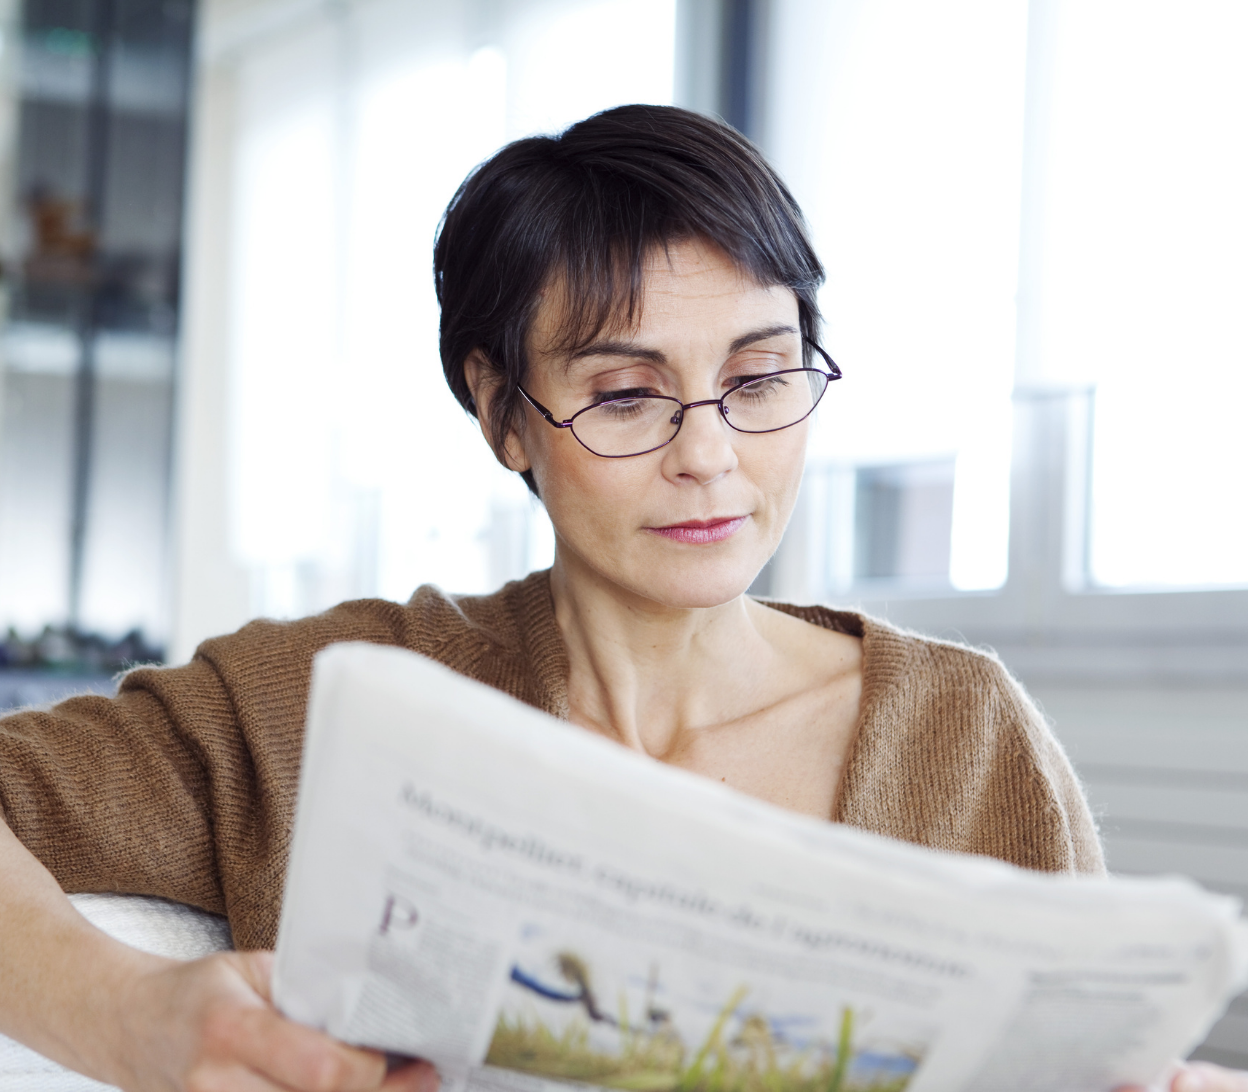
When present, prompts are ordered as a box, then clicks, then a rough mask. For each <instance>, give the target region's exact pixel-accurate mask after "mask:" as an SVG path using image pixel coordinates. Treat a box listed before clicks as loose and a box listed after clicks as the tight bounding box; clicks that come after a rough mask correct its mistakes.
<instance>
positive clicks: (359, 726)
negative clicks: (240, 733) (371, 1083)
mask: <svg viewBox="0 0 1248 1092" xmlns="http://www.w3.org/2000/svg"><path fill="white" fill-rule="evenodd" d="M1246 970H1248V936H1246V930H1245V926H1244V925H1243V924H1242V923H1241V921H1240V918H1239V905H1238V903H1237V902H1236V901H1235V900H1232V899H1229V898H1225V897H1221V896H1215V895H1211V894H1208V893H1206V892H1204V891H1202V890H1200V889H1199V888H1198V887H1196V886H1195V885H1194V884H1192V883H1190V882H1188V881H1186V880H1182V879H1177V878H1166V879H1148V880H1144V879H1121V878H1120V879H1078V878H1073V877H1055V876H1046V875H1041V874H1039V873H1033V872H1027V871H1024V870H1022V869H1018V868H1014V867H1012V866H1009V865H1005V864H1002V863H1000V862H997V861H991V860H988V859H985V858H979V857H968V856H960V855H955V854H948V853H940V852H936V851H934V850H927V849H922V848H919V847H916V846H911V845H907V844H903V843H899V842H894V841H891V840H888V839H885V838H881V837H878V836H875V835H871V834H867V833H864V832H861V831H857V830H853V829H850V828H847V827H843V826H838V825H834V824H832V823H826V822H819V821H817V820H815V819H810V818H805V817H802V816H799V815H794V814H791V813H789V812H786V811H783V810H781V809H779V808H776V807H773V806H771V805H768V804H764V803H761V802H759V801H757V800H754V799H751V798H749V797H746V796H744V795H742V794H740V793H738V792H735V791H733V790H731V789H728V788H726V787H724V786H722V785H719V784H716V783H713V782H711V781H708V780H706V779H704V778H700V777H696V776H694V775H692V774H689V773H686V772H684V771H681V770H676V769H673V768H671V767H668V766H665V765H663V764H661V763H658V762H655V761H653V760H650V759H647V758H645V757H643V756H640V755H637V754H634V753H632V752H630V751H628V750H626V749H624V748H622V747H619V746H617V745H615V744H612V743H610V742H608V741H606V740H603V739H600V738H598V737H596V736H594V735H592V734H591V733H589V732H585V731H583V730H580V729H577V728H575V727H572V726H569V725H567V724H564V723H561V722H559V721H557V720H555V719H553V718H551V717H548V716H546V715H545V714H543V713H540V712H538V711H536V710H534V709H532V708H530V707H528V706H525V705H523V704H521V703H520V702H517V701H515V700H514V699H512V698H510V697H508V696H506V695H504V694H502V693H500V692H499V691H496V690H493V689H491V688H489V687H486V686H483V685H481V684H480V683H476V682H472V681H470V680H468V679H465V678H463V677H462V676H460V675H456V674H454V673H453V672H451V671H450V670H448V669H447V668H444V667H442V666H440V665H438V664H435V663H433V662H432V661H430V660H427V659H424V658H422V657H420V656H417V655H415V654H414V653H409V652H404V651H401V650H397V649H392V648H382V647H376V646H370V645H338V646H335V647H333V648H330V649H328V650H326V651H325V652H322V653H321V654H320V655H319V656H318V658H317V662H316V667H315V672H314V678H313V685H312V697H311V704H310V711H309V718H308V734H307V743H306V751H305V756H304V773H303V781H302V784H301V787H300V797H299V804H298V811H297V819H296V823H295V835H294V845H293V849H292V856H291V864H290V871H289V877H288V880H287V886H286V892H285V902H284V906H283V914H282V921H281V928H280V935H279V939H278V945H277V961H276V969H275V974H274V991H275V998H276V1001H277V1004H278V1005H279V1007H280V1008H281V1009H282V1011H284V1012H285V1013H286V1014H287V1015H289V1016H290V1017H292V1018H294V1019H296V1020H300V1021H302V1022H304V1023H306V1024H310V1025H313V1026H315V1027H319V1028H323V1029H326V1030H327V1031H328V1032H329V1033H330V1034H332V1035H335V1036H337V1037H339V1038H341V1039H343V1040H346V1041H347V1042H351V1043H356V1044H359V1045H362V1046H369V1047H374V1048H378V1049H380V1050H385V1051H388V1052H391V1053H394V1054H398V1055H405V1056H412V1057H422V1058H427V1059H429V1060H430V1061H432V1062H434V1063H435V1064H436V1065H437V1066H438V1068H439V1070H440V1072H441V1074H442V1077H443V1087H444V1088H446V1089H452V1090H465V1089H466V1092H554V1089H555V1088H556V1087H557V1086H556V1085H554V1084H553V1083H552V1082H560V1085H563V1086H566V1083H567V1082H573V1083H577V1084H581V1085H595V1086H600V1087H604V1088H612V1089H624V1090H629V1092H866V1090H875V1092H884V1090H888V1092H900V1090H901V1089H906V1090H908V1092H953V1090H964V1092H1008V1090H1014V1089H1024V1090H1030V1092H1108V1090H1110V1089H1112V1088H1114V1087H1115V1086H1117V1085H1120V1084H1123V1083H1127V1082H1132V1083H1135V1082H1139V1083H1144V1084H1146V1083H1148V1082H1149V1081H1150V1079H1155V1078H1157V1077H1158V1075H1159V1074H1160V1073H1161V1072H1162V1071H1164V1069H1165V1068H1166V1066H1167V1064H1168V1063H1169V1062H1170V1061H1171V1059H1174V1058H1177V1057H1181V1056H1182V1055H1183V1054H1184V1053H1185V1052H1186V1051H1188V1050H1190V1049H1191V1048H1192V1047H1193V1046H1194V1045H1195V1044H1196V1043H1198V1042H1199V1041H1200V1039H1201V1038H1202V1037H1203V1035H1204V1034H1205V1032H1206V1031H1207V1030H1208V1028H1209V1027H1210V1026H1211V1024H1212V1023H1213V1022H1214V1020H1215V1019H1216V1018H1217V1016H1218V1015H1219V1013H1220V1012H1221V1011H1222V1009H1223V1008H1224V1006H1225V1005H1226V1003H1227V1001H1228V999H1229V998H1230V997H1231V996H1232V995H1233V994H1234V993H1235V992H1237V991H1238V990H1239V989H1241V988H1242V987H1243V985H1244V983H1245V980H1246V978H1248V974H1246Z"/></svg>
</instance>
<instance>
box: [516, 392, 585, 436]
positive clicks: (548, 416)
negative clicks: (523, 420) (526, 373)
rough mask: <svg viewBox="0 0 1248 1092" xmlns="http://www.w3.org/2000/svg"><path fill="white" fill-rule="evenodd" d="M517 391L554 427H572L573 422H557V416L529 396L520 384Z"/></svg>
mask: <svg viewBox="0 0 1248 1092" xmlns="http://www.w3.org/2000/svg"><path fill="white" fill-rule="evenodd" d="M516 390H518V391H519V392H520V393H521V394H522V395H524V400H525V401H526V402H528V404H529V405H530V406H532V407H533V408H534V409H535V410H537V412H538V413H540V414H541V415H542V416H543V417H545V418H546V420H547V421H549V422H550V423H551V424H552V425H554V426H555V428H571V427H572V422H571V421H556V420H555V415H554V414H553V413H551V412H550V410H548V409H547V408H546V407H545V406H543V405H542V404H541V402H539V401H538V400H537V399H536V398H534V397H533V396H532V395H531V394H529V392H528V391H526V390H525V389H524V388H523V387H522V386H520V384H519V383H517V384H516Z"/></svg>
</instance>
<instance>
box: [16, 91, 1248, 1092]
mask: <svg viewBox="0 0 1248 1092" xmlns="http://www.w3.org/2000/svg"><path fill="white" fill-rule="evenodd" d="M434 268H435V277H436V283H437V289H438V297H439V301H440V303H441V306H442V336H441V352H442V360H443V365H444V368H445V371H446V377H447V380H448V382H449V383H450V385H451V389H452V390H453V391H454V392H455V394H456V396H457V397H458V398H459V400H460V401H461V403H463V404H464V406H465V407H466V408H467V409H468V410H469V412H471V413H474V414H475V415H476V416H477V418H478V420H479V421H480V424H481V428H482V431H483V433H484V434H485V437H486V439H487V441H488V442H489V443H490V444H491V446H492V447H493V449H494V451H495V453H496V455H497V456H498V458H499V459H500V460H501V461H502V462H503V463H504V464H505V465H507V466H509V467H510V468H511V469H513V470H515V471H517V472H519V473H521V474H522V475H523V476H524V478H525V480H526V481H527V482H528V484H529V486H530V488H532V489H533V490H534V491H535V492H536V493H537V494H538V495H539V496H540V497H541V498H542V501H543V503H544V504H545V505H546V508H547V510H548V512H549V513H550V517H551V520H552V522H553V524H554V527H555V531H556V540H557V549H556V559H555V564H554V567H553V568H552V569H551V570H550V572H549V573H535V574H533V575H531V576H529V577H528V578H526V579H525V580H522V581H519V582H516V583H514V584H511V585H508V586H507V587H506V588H504V589H503V590H502V591H500V592H498V593H497V594H495V595H492V596H485V597H476V598H454V597H448V596H446V595H444V594H443V593H441V592H440V591H437V590H436V589H432V588H422V589H420V590H419V591H418V592H417V593H416V595H415V596H414V597H413V599H412V600H411V601H410V602H409V603H408V604H406V605H402V606H401V605H398V604H393V603H383V602H379V601H367V602H361V603H350V604H344V605H342V606H340V607H338V608H335V609H334V610H332V611H329V612H327V613H326V614H324V615H321V616H319V617H317V618H311V619H305V620H303V621H300V622H295V623H289V624H280V625H279V624H274V623H269V622H256V623H252V624H251V625H249V626H247V627H245V628H244V629H243V630H241V631H240V632H239V633H237V634H235V635H233V636H230V637H225V638H220V639H217V640H214V641H208V642H206V643H205V644H204V645H203V646H202V647H201V648H200V650H199V651H198V653H197V654H196V657H195V659H194V660H193V661H192V662H191V663H190V664H189V665H186V666H184V667H180V668H173V669H166V670H154V669H145V670H140V671H135V672H132V673H131V674H130V675H128V676H127V677H126V679H125V680H124V681H123V683H122V686H121V691H120V693H119V695H118V697H117V698H116V699H114V700H111V701H110V700H105V699H100V698H80V699H75V700H73V701H70V702H66V703H63V704H62V705H61V706H59V707H57V708H56V709H55V710H53V711H52V712H51V713H46V714H44V713H24V714H20V715H17V716H14V717H10V718H7V719H6V720H5V721H4V722H3V724H2V727H0V802H2V803H3V807H4V813H5V817H6V819H7V821H8V824H9V827H11V828H12V831H13V835H15V836H13V835H8V831H7V830H6V831H0V834H5V835H7V836H6V837H5V838H4V840H3V841H2V842H0V855H2V856H0V868H3V874H4V876H5V884H4V891H3V895H2V901H0V915H2V916H3V934H2V935H3V936H4V938H5V943H4V945H3V950H2V952H0V974H3V975H4V976H5V982H6V985H7V989H6V991H5V993H4V996H3V998H0V1030H2V1031H5V1032H7V1033H8V1034H11V1035H13V1036H15V1037H16V1038H19V1039H21V1040H23V1041H25V1042H27V1043H29V1044H30V1045H32V1046H33V1047H35V1048H36V1049H38V1050H40V1051H42V1052H44V1053H46V1054H49V1055H51V1056H52V1057H54V1058H57V1059H58V1060H60V1061H62V1062H64V1063H66V1064H68V1065H70V1066H72V1067H74V1068H76V1069H79V1070H81V1071H82V1072H84V1073H88V1074H90V1075H92V1076H98V1077H100V1078H102V1079H104V1080H107V1081H111V1082H113V1083H117V1084H121V1085H122V1086H123V1087H126V1088H132V1089H166V1088H193V1089H216V1088H230V1089H234V1088H237V1089H246V1090H248V1092H250V1090H252V1089H256V1090H259V1089H276V1088H296V1089H323V1090H337V1089H343V1090H347V1089H361V1090H362V1089H370V1088H376V1087H379V1086H383V1085H382V1082H383V1080H384V1087H386V1088H393V1089H398V1088H406V1089H413V1090H416V1089H419V1090H421V1092H431V1089H432V1088H433V1086H434V1084H435V1082H436V1075H434V1074H432V1072H431V1071H430V1070H429V1069H428V1067H426V1066H423V1065H421V1064H416V1065H413V1066H409V1067H407V1068H405V1069H402V1070H398V1071H396V1072H394V1073H392V1074H390V1075H389V1077H385V1075H384V1067H383V1064H382V1061H381V1059H380V1058H379V1057H377V1056H376V1055H373V1054H370V1053H369V1052H366V1051H358V1050H352V1049H349V1048H347V1047H344V1046H342V1045H340V1044H335V1043H332V1042H330V1041H329V1040H328V1039H326V1038H324V1037H323V1036H320V1035H318V1034H317V1033H315V1032H313V1031H311V1030H309V1029H307V1028H302V1027H298V1026H296V1025H293V1024H290V1023H288V1022H286V1021H284V1020H282V1019H281V1018H280V1017H279V1016H278V1015H277V1014H276V1013H275V1012H274V1011H273V1010H272V1008H271V1007H270V1006H269V1005H268V1003H267V993H266V990H267V977H268V974H267V972H268V966H269V964H268V957H267V955H266V954H264V953H263V952H262V951H258V950H259V949H264V948H268V947H270V946H271V945H272V943H273V940H274V937H275V931H276V922H277V912H278V908H279V906H280V897H281V896H280V893H281V889H282V879H283V874H284V868H285V861H286V851H287V847H288V841H289V834H290V821H291V814H292V806H293V802H294V794H295V788H296V783H297V777H298V761H299V748H300V743H301V733H302V722H303V712H304V706H305V702H306V694H307V683H308V673H309V665H310V661H311V657H312V655H313V654H314V652H315V651H316V650H317V649H319V648H321V647H324V646H325V645H327V644H329V643H332V642H334V641H342V640H369V641H377V642H384V643H392V644H398V645H403V646H405V647H408V648H412V649H415V650H417V651H419V652H422V653H425V654H426V655H430V656H433V657H435V658H437V659H440V660H442V661H443V662H444V663H447V664H449V665H451V666H452V667H454V668H456V669H457V670H460V671H462V672H463V673H465V674H467V675H471V676H472V677H474V678H477V679H481V680H483V681H485V682H488V683H490V684H492V685H495V686H497V687H499V688H500V689H503V690H506V691H507V692H509V693H511V694H513V695H515V696H517V697H519V698H521V699H523V700H525V701H528V702H530V703H531V704H533V705H536V706H538V707H539V708H543V709H545V710H547V711H548V712H551V713H553V714H555V715H556V716H562V717H566V718H568V719H570V720H571V721H573V722H574V723H576V724H579V725H581V726H582V727H584V728H585V729H586V730H587V731H592V732H596V733H599V734H601V735H604V736H606V737H607V738H609V739H612V740H615V741H617V742H619V743H620V744H621V745H623V746H627V747H631V748H633V749H635V750H639V751H642V752H644V753H646V754H649V755H652V756H653V757H655V758H658V759H660V760H662V761H665V762H670V763H673V764H675V765H679V766H683V767H684V768H686V769H688V770H691V771H694V772H696V773H699V774H702V775H704V776H707V777H712V778H716V779H718V780H720V781H723V782H726V783H728V784H730V785H733V786H735V787H737V788H739V789H741V790H743V791H745V792H748V793H751V794H753V795H755V796H758V797H761V798H763V799H766V800H770V801H772V802H774V803H776V804H779V805H781V806H783V807H787V808H791V809H793V810H796V811H801V812H806V813H808V814H811V815H816V816H821V817H823V818H828V819H835V820H837V821H841V822H847V823H852V824H855V825H857V826H861V827H864V828H867V829H870V830H875V831H878V832H880V833H883V834H888V835H892V836H894V837H899V838H905V839H908V840H910V841H914V842H918V843H921V844H926V845H933V846H940V847H943V848H948V849H955V850H961V851H965V852H971V853H983V854H989V855H992V856H996V857H1000V858H1002V859H1005V860H1009V861H1013V862H1015V863H1017V864H1020V865H1023V866H1025V867H1030V868H1038V869H1046V870H1050V871H1067V872H1088V873H1099V872H1101V871H1103V867H1104V866H1103V862H1102V858H1101V851H1100V846H1099V843H1098V841H1097V837H1096V832H1095V829H1094V826H1093V823H1092V820H1091V817H1090V815H1089V813H1088V808H1087V805H1086V803H1085V802H1084V800H1083V797H1082V795H1081V793H1080V790H1079V787H1078V784H1077V782H1076V780H1075V778H1074V776H1073V774H1072V772H1071V770H1070V767H1069V764H1068V763H1067V761H1066V758H1065V756H1064V755H1063V753H1062V751H1061V749H1060V747H1059V746H1058V744H1057V743H1056V741H1055V740H1054V739H1053V738H1052V736H1051V734H1050V733H1049V731H1048V729H1047V727H1046V726H1045V724H1044V722H1043V720H1042V719H1041V718H1040V717H1039V715H1038V714H1037V713H1036V711H1035V709H1034V707H1033V706H1032V705H1031V704H1030V703H1029V702H1028V700H1027V699H1026V697H1025V696H1024V695H1023V694H1022V692H1021V691H1020V690H1019V688H1018V687H1017V685H1016V684H1014V683H1013V682H1012V680H1011V679H1010V678H1009V677H1008V675H1007V674H1006V673H1005V672H1004V670H1003V669H1002V668H1001V667H1000V665H999V664H998V663H997V662H996V661H995V660H993V659H991V658H989V657H987V656H984V655H981V654H979V653H976V652H973V651H970V650H967V649H964V648H960V647H957V646H953V645H948V644H942V643H938V642H933V641H926V640H923V639H921V638H918V637H915V636H911V635H907V634H903V633H900V632H898V631H896V630H894V629H892V628H890V627H888V626H886V625H884V624H882V623H879V622H875V621H872V620H870V619H866V618H863V617H860V616H858V615H854V614H849V613H845V612H837V611H833V610H829V609H825V608H798V607H787V606H782V605H764V604H761V603H759V602H756V601H754V600H752V599H749V598H747V597H746V596H745V594H744V593H745V589H746V588H747V587H748V586H749V585H750V583H751V582H752V581H753V579H754V577H755V576H756V575H757V573H758V571H759V570H760V569H761V568H762V566H763V565H764V564H765V563H766V561H767V560H768V558H769V557H770V556H771V555H772V553H773V552H774V551H775V549H776V546H777V545H778V543H779V541H780V536H781V534H782V533H783V531H784V527H785V524H786V522H787V520H788V518H789V514H790V512H791V510H792V507H793V503H794V499H795V497H796V494H797V489H798V484H799V482H800V479H801V474H802V466H803V461H804V454H805V442H806V432H807V429H808V427H809V426H808V422H809V415H810V413H811V412H812V411H813V409H814V407H815V405H816V404H817V402H818V401H819V399H820V397H821V396H822V395H823V393H824V390H825V388H826V387H827V385H828V384H829V383H830V382H832V381H833V380H834V379H835V378H836V376H837V375H838V374H839V373H838V371H837V369H836V366H835V365H834V364H833V363H832V362H831V360H830V359H829V358H828V357H827V356H826V354H824V352H823V351H822V350H821V349H820V348H819V347H818V345H817V334H818V312H817V308H816V305H815V295H814V294H815V291H816V289H817V287H818V285H819V283H820V282H821V280H822V275H823V274H822V270H821V268H820V266H819V264H818V261H817V259H816V258H815V256H814V253H813V251H812V250H811V248H810V245H809V243H808V241H807V239H806V235H805V231H804V228H803V225H802V220H801V215H800V212H799V211H798V209H797V207H796V206H795V204H794V203H793V201H792V198H791V197H790V196H789V194H788V192H787V191H786V190H785V189H784V187H783V185H782V184H781V183H780V182H779V180H778V179H777V178H776V177H775V176H774V174H773V173H772V172H771V171H770V169H769V168H768V167H767V166H766V164H765V163H764V162H763V161H762V160H761V158H759V156H758V154H757V153H756V152H755V151H754V149H753V148H752V147H751V146H750V145H749V144H748V143H747V142H746V141H744V140H743V139H742V138H740V137H739V136H737V135H736V134H735V133H733V132H732V131H731V130H729V129H727V128H726V127H724V126H721V125H718V124H716V123H714V122H711V121H708V120H706V119H703V118H700V117H698V116H696V115H693V114H689V113H686V112H684V111H680V110H675V109H670V108H659V107H625V108H621V109H618V110H614V111H610V112H608V113H606V114H603V115H599V116H597V117H594V118H591V119H589V120H588V121H586V122H583V123H581V124H580V125H577V126H574V127H573V128H572V129H571V130H569V131H568V132H567V133H565V134H564V135H563V136H562V137H561V138H559V139H557V140H556V139H549V138H536V139H532V140H525V141H520V142H518V143H516V144H513V145H511V146H509V147H507V148H505V149H504V150H503V151H501V152H500V153H499V154H498V155H496V156H495V157H494V158H493V159H492V160H490V161H489V162H488V163H486V164H485V165H483V166H482V167H481V168H479V169H478V171H477V172H475V173H474V174H473V175H472V176H471V177H470V178H469V179H468V181H467V182H466V183H465V184H464V186H463V187H462V188H461V190H460V192H459V193H458V194H457V195H456V197H455V199H454V200H453V201H452V203H451V206H450V208H449V209H448V212H447V215H446V218H445V221H444V224H443V227H442V229H441V232H440V236H439V239H438V242H437V247H436V253H435V262H434ZM412 427H413V428H418V427H420V413H419V407H413V414H412ZM62 889H64V890H69V891H74V890H78V891H83V890H123V891H129V892H133V893H142V894H158V895H163V896H166V897H169V898H174V899H178V900H181V901H184V902H189V903H193V904H195V905H199V906H202V907H205V908H206V909H209V910H214V911H217V912H222V913H226V914H228V915H229V918H230V923H231V926H232V929H233V931H234V937H235V941H236V944H237V945H238V947H239V948H240V949H248V950H251V951H249V953H248V954H229V955H220V956H215V957H212V958H210V959H207V960H201V961H198V962H195V963H190V964H185V965H178V964H172V963H170V962H169V961H165V960H160V959H157V958H156V957H151V956H145V955H142V954H140V953H136V952H133V951H131V950H129V949H126V948H124V947H123V946H121V945H119V944H116V943H114V942H111V941H109V940H108V939H107V938H105V937H103V936H102V935H101V934H99V933H97V932H95V931H94V930H93V929H92V928H91V927H90V926H88V925H86V923H85V922H83V921H82V919H80V918H79V917H78V916H77V915H76V914H75V913H74V911H73V910H72V908H70V907H69V905H68V904H67V902H66V901H65V899H64V896H63V894H62ZM1218 1079H1219V1080H1224V1083H1223V1084H1222V1085H1221V1086H1220V1087H1224V1088H1228V1089H1229V1088H1234V1087H1237V1086H1236V1085H1234V1084H1231V1083H1225V1081H1231V1080H1233V1079H1234V1078H1231V1077H1225V1078H1223V1077H1222V1076H1219V1077H1218ZM1210 1087H1215V1086H1212V1085H1211V1086H1210Z"/></svg>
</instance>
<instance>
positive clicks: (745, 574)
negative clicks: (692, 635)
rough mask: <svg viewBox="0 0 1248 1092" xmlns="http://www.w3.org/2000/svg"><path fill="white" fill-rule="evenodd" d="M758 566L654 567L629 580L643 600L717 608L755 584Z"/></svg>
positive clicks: (682, 607)
mask: <svg viewBox="0 0 1248 1092" xmlns="http://www.w3.org/2000/svg"><path fill="white" fill-rule="evenodd" d="M761 567H762V566H761V565H756V564H753V563H750V564H741V563H736V564H732V563H727V562H710V561H707V562H703V563H702V564H684V565H680V566H675V567H670V568H669V567H667V566H663V567H662V568H660V567H658V566H656V567H654V568H652V569H650V570H649V571H647V572H644V573H639V574H638V576H637V579H636V580H635V581H630V582H629V583H631V584H632V589H631V590H633V591H635V592H638V593H640V594H641V595H642V596H644V597H645V598H646V599H649V600H651V601H653V602H655V603H659V604H661V605H662V606H665V607H671V608H673V609H676V610H689V609H693V608H695V607H720V606H723V605H724V604H725V603H731V602H732V601H733V600H734V599H738V598H739V597H740V596H741V595H742V593H743V592H745V591H746V589H748V588H749V586H750V585H751V584H752V583H753V582H754V578H755V577H756V576H757V575H758V571H759V569H760V568H761Z"/></svg>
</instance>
